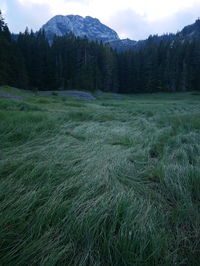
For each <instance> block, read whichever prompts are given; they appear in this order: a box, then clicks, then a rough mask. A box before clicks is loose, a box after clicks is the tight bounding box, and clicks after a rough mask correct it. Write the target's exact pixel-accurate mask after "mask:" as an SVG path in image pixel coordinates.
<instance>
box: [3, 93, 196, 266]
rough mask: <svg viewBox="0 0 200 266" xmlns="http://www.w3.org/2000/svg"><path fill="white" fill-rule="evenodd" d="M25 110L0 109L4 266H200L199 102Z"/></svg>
mask: <svg viewBox="0 0 200 266" xmlns="http://www.w3.org/2000/svg"><path fill="white" fill-rule="evenodd" d="M12 91H13V90H12ZM21 95H22V96H23V92H21ZM25 99H26V101H16V100H12V99H1V100H0V139H1V142H0V149H1V152H0V211H1V218H0V238H1V240H0V265H85V266H86V265H92V266H93V265H103V266H104V265H113V266H116V265H119V266H123V265H136V266H137V265H139V266H140V265H142V266H143V265H166V266H168V265H195V266H196V265H199V264H200V168H199V163H200V94H197V93H195V94H194V93H185V94H178V93H177V94H151V95H150V94H149V95H131V96H124V97H123V98H121V99H112V97H110V95H109V97H108V98H106V96H105V95H104V97H103V98H101V97H99V99H97V100H96V101H85V100H76V99H66V98H64V97H60V96H56V97H55V96H49V97H39V96H34V95H31V94H30V95H28V97H25Z"/></svg>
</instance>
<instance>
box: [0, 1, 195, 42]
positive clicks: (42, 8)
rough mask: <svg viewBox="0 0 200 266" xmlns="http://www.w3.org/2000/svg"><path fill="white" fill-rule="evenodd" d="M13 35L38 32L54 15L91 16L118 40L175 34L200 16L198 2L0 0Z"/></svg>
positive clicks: (0, 5)
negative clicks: (14, 33) (117, 37)
mask: <svg viewBox="0 0 200 266" xmlns="http://www.w3.org/2000/svg"><path fill="white" fill-rule="evenodd" d="M0 1H1V3H0V9H2V10H3V11H4V16H5V19H6V22H7V23H8V26H9V28H10V29H11V31H13V32H19V31H24V29H25V27H26V26H28V27H29V28H32V29H33V30H38V29H39V28H40V27H41V26H42V25H43V24H44V23H46V22H47V20H49V19H50V18H51V17H53V16H54V15H58V14H61V15H69V14H78V15H81V16H87V15H89V16H93V17H96V18H98V19H100V21H101V22H102V23H104V24H106V25H108V26H109V27H111V28H113V29H114V30H116V31H117V32H118V34H119V35H120V37H121V38H127V37H128V38H130V39H135V40H138V39H144V38H147V37H148V36H149V35H150V34H162V33H166V32H176V31H178V30H181V29H182V28H183V27H184V26H185V25H188V24H191V23H193V22H194V21H195V19H196V18H198V16H199V15H200V0H140V1H138V0H123V1H116V0H109V1H108V0H0Z"/></svg>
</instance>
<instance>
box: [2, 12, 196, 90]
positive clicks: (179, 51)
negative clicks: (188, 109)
mask: <svg viewBox="0 0 200 266" xmlns="http://www.w3.org/2000/svg"><path fill="white" fill-rule="evenodd" d="M165 37H166V38H163V39H162V40H160V41H159V42H158V41H157V37H156V36H150V37H149V38H148V40H147V41H146V44H145V45H144V46H142V47H141V48H139V49H135V50H127V51H125V52H118V51H116V50H114V49H112V48H111V47H110V46H109V44H103V43H100V42H97V41H95V42H94V41H91V40H88V39H87V38H84V39H83V38H79V37H75V36H74V35H73V34H68V35H65V36H63V37H55V38H54V40H53V42H52V43H49V41H48V40H47V39H46V37H45V33H44V32H42V31H39V32H37V33H34V32H33V31H32V30H31V31H29V29H28V28H27V29H26V30H25V32H24V33H19V34H18V35H13V34H11V32H10V31H9V28H8V26H7V24H6V23H5V21H4V18H3V17H2V15H1V17H0V85H5V84H7V85H10V86H14V87H19V88H24V89H29V90H35V91H37V90H55V89H58V90H59V89H80V90H88V91H96V90H102V91H106V92H108V91H110V92H119V93H146V92H150V93H151V92H162V91H165V92H175V91H190V90H199V89H200V76H199V71H198V69H199V67H200V49H199V48H200V40H199V39H198V38H196V39H195V38H193V39H190V40H185V41H180V40H179V39H178V38H177V39H176V40H173V41H172V39H171V38H170V35H168V36H165Z"/></svg>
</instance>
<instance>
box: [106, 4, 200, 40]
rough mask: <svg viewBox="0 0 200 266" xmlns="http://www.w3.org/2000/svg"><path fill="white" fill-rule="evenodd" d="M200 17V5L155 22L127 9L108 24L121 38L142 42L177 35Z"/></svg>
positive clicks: (114, 16)
mask: <svg viewBox="0 0 200 266" xmlns="http://www.w3.org/2000/svg"><path fill="white" fill-rule="evenodd" d="M199 15H200V3H197V4H195V5H193V6H192V7H190V8H187V9H181V10H180V11H177V12H176V13H174V14H171V15H170V14H169V15H168V16H166V17H164V18H159V19H154V20H151V19H149V17H148V16H147V15H145V14H144V15H141V14H139V13H136V12H135V11H134V10H132V9H127V10H122V11H119V12H117V13H115V14H114V15H113V16H112V17H111V18H110V20H109V21H107V23H108V24H109V25H110V26H111V27H112V28H113V29H115V30H116V31H117V32H118V34H119V36H120V37H121V38H130V39H133V40H141V39H146V38H148V36H149V35H154V34H158V35H161V34H163V33H176V32H177V31H180V30H181V29H182V28H183V27H185V26H186V25H189V24H192V23H194V22H195V20H196V19H197V18H198V17H199Z"/></svg>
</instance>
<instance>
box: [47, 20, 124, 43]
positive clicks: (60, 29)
mask: <svg viewBox="0 0 200 266" xmlns="http://www.w3.org/2000/svg"><path fill="white" fill-rule="evenodd" d="M42 30H44V31H45V33H46V36H47V38H48V39H49V40H50V41H51V40H52V39H53V37H54V36H55V35H56V36H63V35H65V34H69V33H73V34H74V35H75V36H79V37H85V36H86V37H87V38H88V39H91V40H98V41H102V42H104V43H106V42H112V41H117V40H120V39H119V36H118V34H117V33H116V32H115V31H114V30H112V29H110V28H109V27H107V26H106V25H104V24H102V23H101V22H100V21H99V20H98V19H96V18H92V17H89V16H87V17H85V18H83V17H81V16H75V15H68V16H61V15H58V16H55V17H53V18H52V19H50V20H49V21H48V22H47V23H46V24H45V25H44V26H42Z"/></svg>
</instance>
